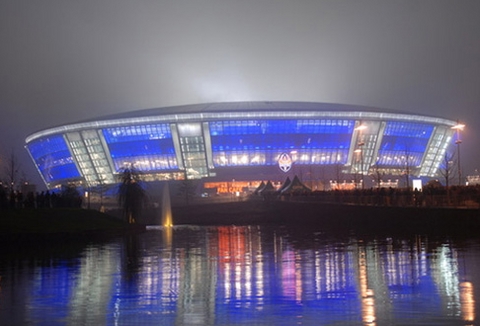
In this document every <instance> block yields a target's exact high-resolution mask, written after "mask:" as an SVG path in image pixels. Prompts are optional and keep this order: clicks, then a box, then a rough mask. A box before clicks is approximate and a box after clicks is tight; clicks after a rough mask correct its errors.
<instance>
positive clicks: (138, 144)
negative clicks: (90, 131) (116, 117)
mask: <svg viewBox="0 0 480 326" xmlns="http://www.w3.org/2000/svg"><path fill="white" fill-rule="evenodd" d="M103 135H104V137H105V141H106V143H107V145H108V148H109V150H110V154H111V157H112V161H113V164H114V165H115V169H116V170H117V171H118V170H119V169H121V168H122V167H124V166H125V165H128V164H134V165H135V167H136V168H137V169H139V170H141V171H155V170H168V169H176V168H178V165H177V159H176V156H175V149H174V147H173V141H172V134H171V132H170V126H169V125H168V124H155V125H139V126H128V127H115V128H107V129H103Z"/></svg>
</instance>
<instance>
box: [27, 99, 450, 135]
mask: <svg viewBox="0 0 480 326" xmlns="http://www.w3.org/2000/svg"><path fill="white" fill-rule="evenodd" d="M279 112H282V114H278V113H279ZM300 112H302V113H300ZM292 113H293V114H292ZM292 115H295V117H294V118H296V119H319V118H331V119H351V118H353V119H358V120H361V119H369V120H382V119H386V120H388V119H392V120H406V121H417V122H429V123H435V124H444V125H448V126H454V125H455V121H453V120H448V119H444V118H439V117H433V116H426V115H420V114H415V113H410V112H402V111H393V110H386V109H379V108H374V107H368V106H359V105H349V104H333V103H318V102H277V101H263V102H261V101H258V102H219V103H203V104H191V105H181V106H170V107H163V108H155V109H144V110H134V111H129V112H123V113H118V114H113V115H108V116H102V117H96V118H93V119H88V120H84V121H80V122H76V123H69V124H65V125H61V126H57V127H52V128H47V129H43V130H41V131H38V132H35V133H33V134H31V135H29V136H28V137H27V138H26V142H27V143H29V142H30V141H32V140H35V139H37V138H39V137H43V136H47V135H52V134H57V133H62V132H69V131H74V130H81V129H84V128H102V127H110V126H113V125H124V124H131V123H138V124H148V123H158V122H167V121H169V122H173V121H175V122H181V121H185V122H186V121H192V120H215V119H262V118H269V119H281V118H285V119H288V118H292Z"/></svg>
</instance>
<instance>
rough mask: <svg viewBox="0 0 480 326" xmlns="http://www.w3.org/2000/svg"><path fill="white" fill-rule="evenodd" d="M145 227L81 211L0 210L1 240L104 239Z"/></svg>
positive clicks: (61, 209)
mask: <svg viewBox="0 0 480 326" xmlns="http://www.w3.org/2000/svg"><path fill="white" fill-rule="evenodd" d="M144 228H145V227H144V226H134V227H132V226H131V225H129V224H127V223H126V222H124V221H122V220H120V219H118V218H115V217H112V216H110V215H107V214H104V213H101V212H98V211H95V210H85V209H80V208H78V209H77V208H71V209H69V208H40V209H12V210H4V211H1V215H0V241H3V240H8V241H9V240H12V239H19V240H25V239H29V240H32V239H35V238H48V237H56V238H64V239H69V238H79V237H85V236H86V235H88V236H90V237H94V236H106V235H115V234H122V233H125V232H130V231H134V230H141V229H144Z"/></svg>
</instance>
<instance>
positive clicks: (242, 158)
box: [210, 119, 354, 166]
mask: <svg viewBox="0 0 480 326" xmlns="http://www.w3.org/2000/svg"><path fill="white" fill-rule="evenodd" d="M353 128H354V121H353V120H314V119H311V120H245V121H218V122H211V123H210V134H211V142H212V151H213V161H214V165H215V166H245V165H247V166H248V165H275V164H277V160H278V156H279V155H280V154H281V153H283V152H287V153H290V154H294V156H295V158H296V163H297V164H312V163H314V164H338V163H343V164H344V163H346V160H347V157H348V148H349V146H350V141H351V135H352V132H353Z"/></svg>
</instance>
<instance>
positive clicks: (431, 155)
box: [26, 102, 456, 188]
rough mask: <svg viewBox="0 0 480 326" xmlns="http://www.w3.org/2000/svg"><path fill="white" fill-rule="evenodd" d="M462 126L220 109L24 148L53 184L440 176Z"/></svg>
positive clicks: (309, 111) (328, 112)
mask: <svg viewBox="0 0 480 326" xmlns="http://www.w3.org/2000/svg"><path fill="white" fill-rule="evenodd" d="M455 125H456V122H455V121H452V120H448V119H443V118H437V117H430V116H422V115H416V114H408V113H402V112H392V111H386V110H379V109H372V108H368V107H360V106H352V105H339V104H325V103H307V102H232V103H213V104H197V105H185V106H176V107H167V108H160V109H150V110H142V111H134V112H130V113H124V114H118V115H113V116H108V117H104V118H100V119H96V120H89V121H85V122H79V123H73V124H69V125H64V126H60V127H55V128H50V129H46V130H42V131H39V132H36V133H34V134H32V135H30V136H29V137H27V139H26V148H27V150H28V152H29V153H30V156H31V158H32V159H33V162H34V163H35V166H36V167H37V169H38V172H39V173H40V175H41V176H42V178H43V180H44V182H45V184H46V185H47V187H48V188H54V187H56V186H58V185H62V184H69V183H74V184H77V185H84V186H96V185H98V184H100V183H102V184H113V183H116V182H117V178H116V175H118V173H119V171H121V170H122V168H124V167H130V166H134V167H135V168H136V169H138V170H139V171H142V172H143V173H144V175H145V178H146V179H147V180H152V181H153V180H172V179H183V178H185V177H186V178H189V179H200V178H211V179H221V178H223V179H225V180H228V179H230V180H232V178H237V179H241V178H250V179H252V178H256V179H257V180H267V179H270V178H272V177H275V176H276V177H277V179H280V177H279V176H281V175H282V174H283V175H288V174H289V173H292V172H296V173H298V171H302V170H301V169H303V170H304V171H311V169H316V170H315V171H318V169H319V168H325V169H330V171H334V170H335V169H337V171H339V170H341V173H345V174H356V175H367V174H373V171H376V172H379V171H381V173H382V174H389V175H401V174H402V173H405V171H408V172H407V173H408V174H410V175H412V176H418V177H422V176H423V177H435V176H437V174H438V173H439V169H441V164H442V162H443V161H444V160H445V153H447V151H449V149H451V144H453V140H454V136H455V130H454V129H452V127H454V126H455ZM299 169H300V170H299ZM305 173H306V172H305ZM316 173H318V172H316ZM332 173H333V172H332Z"/></svg>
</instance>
